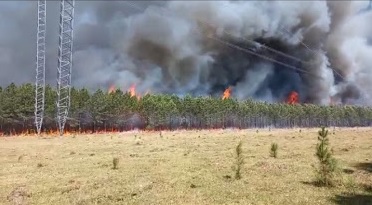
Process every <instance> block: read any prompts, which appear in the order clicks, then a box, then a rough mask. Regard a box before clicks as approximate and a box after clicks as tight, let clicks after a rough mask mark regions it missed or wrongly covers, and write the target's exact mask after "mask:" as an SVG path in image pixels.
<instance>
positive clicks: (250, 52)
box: [125, 1, 322, 78]
mask: <svg viewBox="0 0 372 205" xmlns="http://www.w3.org/2000/svg"><path fill="white" fill-rule="evenodd" d="M125 3H126V4H128V5H130V6H132V7H134V8H136V9H139V10H141V11H144V9H143V8H141V7H139V6H137V5H135V4H134V3H129V2H128V1H125ZM198 21H199V22H202V21H200V20H198ZM209 25H212V24H209ZM195 30H196V31H199V32H200V30H198V29H195ZM201 33H202V32H201ZM207 37H208V38H211V39H213V40H215V41H218V42H219V43H223V44H224V45H227V46H229V47H232V48H235V49H238V50H240V51H244V52H246V53H249V54H252V55H255V56H257V57H260V58H263V59H265V60H268V61H271V62H274V63H276V64H279V65H282V66H285V67H287V68H290V69H293V70H297V71H300V72H303V73H306V74H310V75H313V76H315V77H319V78H322V77H321V76H318V75H315V74H313V73H310V72H309V71H306V70H304V69H300V68H297V67H295V66H292V65H289V64H286V63H283V62H280V61H278V60H275V59H272V58H270V57H267V56H264V55H261V54H258V53H257V52H254V51H250V50H248V49H245V48H242V47H240V46H237V45H235V44H232V43H229V42H227V41H224V40H222V39H221V38H218V37H216V36H214V37H211V36H208V35H207ZM242 39H244V38H242ZM245 40H248V39H245ZM249 41H251V42H253V43H256V44H259V43H258V42H256V41H253V40H249ZM261 45H262V44H261ZM262 46H264V47H265V48H268V49H269V50H272V51H274V52H276V53H277V54H280V55H283V56H287V57H289V58H291V59H294V60H297V61H299V62H302V63H307V62H304V61H302V60H301V59H298V58H296V57H294V56H291V55H288V54H285V53H283V52H281V51H278V50H275V49H273V48H270V47H268V46H265V45H262Z"/></svg>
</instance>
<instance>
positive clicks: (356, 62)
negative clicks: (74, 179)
mask: <svg viewBox="0 0 372 205" xmlns="http://www.w3.org/2000/svg"><path fill="white" fill-rule="evenodd" d="M367 6H368V2H365V1H364V2H362V1H361V2H358V1H298V2H297V1H168V2H161V1H159V2H155V1H151V2H142V1H141V2H134V1H133V2H127V1H106V2H103V1H102V2H100V1H92V2H89V1H77V2H76V23H75V42H74V67H73V84H74V85H75V86H78V87H87V88H89V89H91V90H94V89H97V88H102V89H107V88H108V87H109V86H110V85H111V84H114V85H116V86H117V87H118V88H122V89H128V88H129V86H130V85H131V84H136V85H137V89H138V91H139V92H146V91H147V90H151V92H155V93H156V92H162V93H175V94H178V95H184V94H186V93H191V94H194V95H220V94H221V93H222V92H223V90H224V89H225V88H227V87H228V86H232V88H233V96H234V97H237V98H238V99H247V98H255V99H258V100H265V101H269V102H277V101H283V100H284V99H285V98H286V97H287V95H288V94H289V93H290V91H293V90H294V91H297V92H299V94H300V98H301V101H303V102H310V103H317V104H329V103H330V98H331V97H332V99H333V101H335V102H340V103H352V104H368V105H370V104H372V90H371V87H372V60H371V59H372V58H371V56H372V45H371V41H372V40H371V39H372V29H371V27H370V26H369V22H370V21H371V20H372V12H371V11H369V10H366V9H365V8H366V7H367ZM58 11H59V3H58V2H54V1H51V2H48V24H47V29H48V30H47V32H48V33H47V64H46V65H47V70H48V72H47V78H48V79H47V81H48V83H50V84H52V85H54V84H55V77H56V66H57V43H58V38H57V37H58ZM0 17H1V18H2V19H3V20H4V19H8V20H7V21H2V22H1V23H0V29H1V30H2V35H1V36H0V71H1V73H2V74H1V75H0V85H1V86H5V85H7V84H9V83H10V82H16V83H23V82H32V81H33V79H34V69H35V63H34V62H35V55H36V53H35V49H36V45H35V39H36V2H28V1H27V2H19V1H18V2H1V3H0ZM252 40H254V41H255V42H258V43H259V44H257V43H254V42H253V41H252ZM229 45H230V46H229ZM265 45H266V46H268V47H270V48H273V49H275V50H277V51H280V52H282V53H285V54H287V55H281V54H280V53H279V52H273V50H271V49H270V48H266V47H265ZM236 46H238V47H236ZM252 52H254V53H256V54H259V55H260V56H265V57H266V58H270V59H271V60H274V61H279V62H282V63H284V64H286V65H289V67H288V66H286V65H283V64H280V63H279V64H278V63H274V62H272V61H270V60H267V59H264V58H261V57H258V56H256V55H252ZM288 55H290V56H292V57H290V56H288Z"/></svg>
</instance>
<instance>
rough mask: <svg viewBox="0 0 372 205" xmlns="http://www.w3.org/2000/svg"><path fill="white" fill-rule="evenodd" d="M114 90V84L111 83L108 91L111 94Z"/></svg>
mask: <svg viewBox="0 0 372 205" xmlns="http://www.w3.org/2000/svg"><path fill="white" fill-rule="evenodd" d="M115 90H116V88H115V85H111V86H110V88H109V89H108V93H109V94H111V93H113V92H115Z"/></svg>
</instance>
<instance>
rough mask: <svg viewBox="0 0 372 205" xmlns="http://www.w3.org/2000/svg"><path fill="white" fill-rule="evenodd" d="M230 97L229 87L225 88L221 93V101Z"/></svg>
mask: <svg viewBox="0 0 372 205" xmlns="http://www.w3.org/2000/svg"><path fill="white" fill-rule="evenodd" d="M230 95H231V87H228V88H226V90H225V91H224V92H223V96H222V100H225V99H229V98H230Z"/></svg>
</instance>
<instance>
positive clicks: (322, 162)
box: [316, 127, 337, 186]
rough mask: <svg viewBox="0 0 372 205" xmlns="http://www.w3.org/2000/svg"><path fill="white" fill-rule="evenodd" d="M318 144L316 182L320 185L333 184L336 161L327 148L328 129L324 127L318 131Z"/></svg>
mask: <svg viewBox="0 0 372 205" xmlns="http://www.w3.org/2000/svg"><path fill="white" fill-rule="evenodd" d="M318 141H319V142H318V144H317V146H316V156H317V158H318V161H319V167H318V169H317V170H316V171H317V175H318V176H317V182H318V184H319V185H321V186H334V182H335V181H334V177H335V172H336V168H337V161H336V159H335V158H333V156H332V152H331V151H330V150H329V139H328V130H326V129H325V128H324V127H322V129H321V130H320V131H319V132H318Z"/></svg>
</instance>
